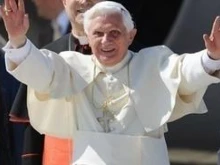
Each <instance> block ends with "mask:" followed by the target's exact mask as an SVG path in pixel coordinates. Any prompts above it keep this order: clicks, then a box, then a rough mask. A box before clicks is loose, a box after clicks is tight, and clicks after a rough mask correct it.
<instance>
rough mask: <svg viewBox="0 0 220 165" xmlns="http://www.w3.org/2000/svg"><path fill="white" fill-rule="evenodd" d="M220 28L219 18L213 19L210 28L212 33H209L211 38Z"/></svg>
mask: <svg viewBox="0 0 220 165" xmlns="http://www.w3.org/2000/svg"><path fill="white" fill-rule="evenodd" d="M219 28H220V16H217V17H216V18H215V21H214V23H213V26H212V31H211V36H212V37H213V35H214V33H216V32H218V30H219Z"/></svg>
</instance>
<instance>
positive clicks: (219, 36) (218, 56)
mask: <svg viewBox="0 0 220 165" xmlns="http://www.w3.org/2000/svg"><path fill="white" fill-rule="evenodd" d="M203 39H204V41H205V46H206V48H207V50H208V54H209V56H210V57H211V58H212V59H214V60H220V16H217V17H216V18H215V21H214V23H213V25H212V31H211V34H210V36H208V35H207V34H204V35H203Z"/></svg>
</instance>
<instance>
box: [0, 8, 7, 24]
mask: <svg viewBox="0 0 220 165" xmlns="http://www.w3.org/2000/svg"><path fill="white" fill-rule="evenodd" d="M0 12H1V17H2V18H3V21H4V19H5V16H6V15H5V10H4V8H3V7H2V6H0Z"/></svg>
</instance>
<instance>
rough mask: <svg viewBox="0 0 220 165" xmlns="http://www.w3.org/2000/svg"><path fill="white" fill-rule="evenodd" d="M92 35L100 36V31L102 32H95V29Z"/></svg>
mask: <svg viewBox="0 0 220 165" xmlns="http://www.w3.org/2000/svg"><path fill="white" fill-rule="evenodd" d="M93 35H94V36H97V37H100V36H102V35H103V33H102V32H97V31H96V32H94V33H93Z"/></svg>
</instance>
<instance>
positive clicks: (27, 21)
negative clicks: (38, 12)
mask: <svg viewBox="0 0 220 165" xmlns="http://www.w3.org/2000/svg"><path fill="white" fill-rule="evenodd" d="M23 26H24V28H25V29H26V30H27V31H28V29H29V26H30V23H29V16H28V14H25V15H24V20H23Z"/></svg>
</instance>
